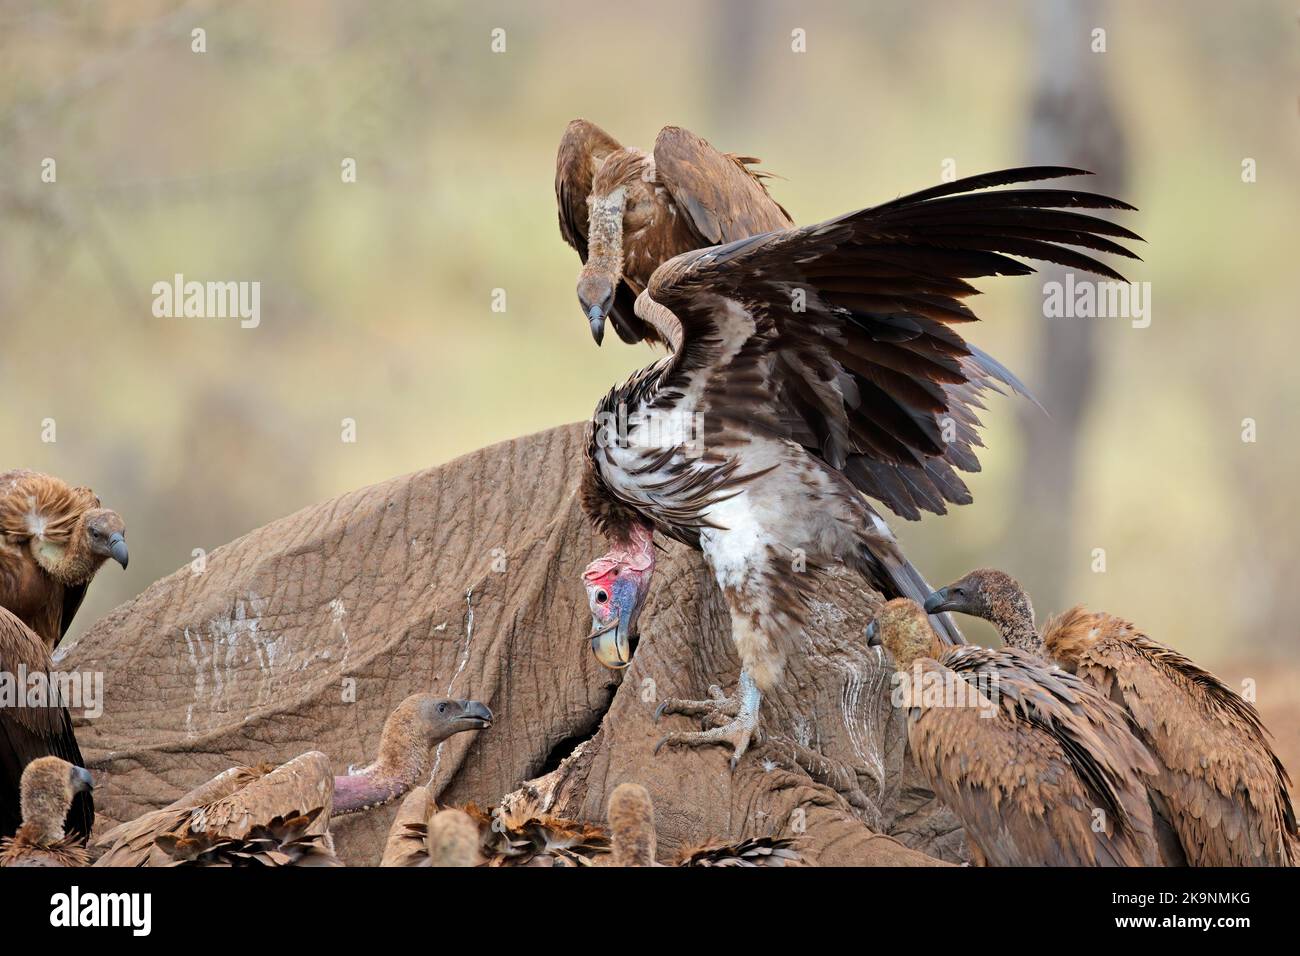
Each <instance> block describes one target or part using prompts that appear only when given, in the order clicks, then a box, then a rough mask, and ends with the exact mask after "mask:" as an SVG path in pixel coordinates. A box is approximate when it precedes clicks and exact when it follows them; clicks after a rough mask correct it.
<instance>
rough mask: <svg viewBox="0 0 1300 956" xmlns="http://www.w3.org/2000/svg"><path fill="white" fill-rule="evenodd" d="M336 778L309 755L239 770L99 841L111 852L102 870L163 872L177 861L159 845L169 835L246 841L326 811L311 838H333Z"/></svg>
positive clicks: (321, 758)
mask: <svg viewBox="0 0 1300 956" xmlns="http://www.w3.org/2000/svg"><path fill="white" fill-rule="evenodd" d="M333 797H334V776H333V771H332V770H331V768H330V763H329V760H328V758H326V757H325V755H324V754H322V753H319V752H317V751H309V752H308V753H305V754H302V755H300V756H298V757H295V758H294V759H293V760H290V761H289V762H288V763H285V764H282V765H281V766H279V767H276V768H274V769H273V770H270V771H269V772H266V768H248V767H235V768H232V769H230V770H227V771H225V772H224V773H221V774H219V775H218V776H216V777H214V778H213V779H212V780H209V781H208V782H207V783H205V784H203V785H201V786H199V787H197V788H195V789H194V790H192V791H190V792H189V793H187V794H186V795H185V796H183V797H181V798H180V799H179V800H176V801H175V802H173V803H171V804H169V805H168V806H167V807H164V808H163V809H161V810H155V811H153V812H152V813H147V814H145V815H144V816H142V817H140V818H139V819H137V820H133V821H130V822H129V823H124V824H122V825H121V826H119V827H116V828H114V829H113V830H111V831H109V832H108V833H105V834H104V835H103V836H102V837H100V839H99V840H98V841H97V842H98V843H99V844H100V845H105V846H109V847H110V850H109V851H108V852H107V853H106V854H104V856H102V857H100V858H99V860H97V861H96V863H95V865H96V866H158V865H163V864H166V863H168V862H169V861H170V860H172V859H173V857H172V854H171V853H170V852H169V851H168V850H167V849H165V848H163V847H161V846H159V845H158V838H159V837H161V836H164V835H170V836H175V837H178V838H184V837H186V836H187V835H188V834H190V833H206V834H209V835H211V836H214V837H240V838H242V837H243V836H245V835H246V834H247V833H248V832H249V831H250V830H251V829H252V828H253V827H256V826H269V825H270V824H271V822H272V821H273V820H275V819H276V818H277V817H279V818H287V817H289V816H291V815H294V814H305V813H310V812H311V811H313V810H317V809H320V810H321V811H322V812H321V813H320V814H319V815H317V816H316V817H314V819H313V820H312V822H311V823H310V825H309V826H308V827H307V828H306V830H305V832H306V833H309V834H324V833H326V832H328V826H329V816H330V812H331V810H332V806H333Z"/></svg>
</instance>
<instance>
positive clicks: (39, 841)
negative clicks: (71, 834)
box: [16, 787, 72, 846]
mask: <svg viewBox="0 0 1300 956" xmlns="http://www.w3.org/2000/svg"><path fill="white" fill-rule="evenodd" d="M21 803H22V813H23V823H22V826H20V827H19V828H18V832H17V834H16V836H17V837H18V839H20V840H23V841H25V842H27V843H29V844H31V845H33V846H49V845H50V844H53V843H57V842H59V841H60V840H62V839H63V835H64V834H63V821H64V820H66V819H67V816H68V808H69V807H71V806H72V798H71V797H69V796H68V795H67V794H66V793H64V792H61V791H58V792H50V790H49V789H39V788H36V787H24V788H23V791H22V794H21Z"/></svg>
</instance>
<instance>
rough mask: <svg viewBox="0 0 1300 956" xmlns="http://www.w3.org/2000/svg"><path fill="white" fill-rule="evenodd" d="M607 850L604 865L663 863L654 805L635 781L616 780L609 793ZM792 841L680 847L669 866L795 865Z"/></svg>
mask: <svg viewBox="0 0 1300 956" xmlns="http://www.w3.org/2000/svg"><path fill="white" fill-rule="evenodd" d="M608 812H609V835H610V853H609V856H608V857H605V858H603V859H602V861H601V864H602V865H604V866H663V865H664V864H661V863H659V862H657V861H656V858H655V808H654V803H653V801H651V799H650V792H649V791H648V790H646V788H645V787H643V786H641V785H640V784H639V783H620V784H619V785H618V786H617V787H615V788H614V792H613V793H611V794H610V795H609V811H608ZM793 847H794V842H793V841H792V840H788V839H785V838H783V837H752V838H750V839H747V840H742V841H741V842H739V843H722V842H719V841H713V842H709V843H705V844H703V845H701V846H697V847H689V848H687V849H684V850H681V851H680V852H679V853H678V854H677V855H676V856H675V857H674V858H673V862H672V863H670V864H668V865H669V866H745V867H753V866H791V865H798V863H799V854H798V853H797V852H796V851H795V850H794V848H793Z"/></svg>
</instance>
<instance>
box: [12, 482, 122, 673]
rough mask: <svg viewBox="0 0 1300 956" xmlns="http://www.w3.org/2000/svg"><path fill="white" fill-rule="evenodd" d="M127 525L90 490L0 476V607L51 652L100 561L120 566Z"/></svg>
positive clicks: (57, 483)
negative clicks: (32, 632) (101, 504)
mask: <svg viewBox="0 0 1300 956" xmlns="http://www.w3.org/2000/svg"><path fill="white" fill-rule="evenodd" d="M127 557H128V555H127V549H126V525H125V524H123V522H122V519H121V517H120V516H119V515H118V514H117V512H115V511H110V510H109V509H107V508H103V507H100V501H99V498H98V497H96V496H95V493H94V492H93V491H91V490H90V489H89V488H73V487H72V486H70V485H68V484H67V483H66V482H64V481H62V480H60V479H58V478H54V477H52V476H50V475H42V474H39V473H37V472H34V471H27V470H25V469H20V470H17V471H10V472H6V473H5V474H3V475H0V607H5V608H8V609H9V610H10V611H12V612H13V613H14V614H16V615H18V617H19V618H20V619H21V620H22V621H23V623H25V624H26V625H27V626H28V627H30V628H31V629H32V630H33V631H35V632H36V633H37V634H39V635H40V636H41V638H42V639H43V640H44V641H45V643H46V645H47V646H48V647H49V648H50V649H51V650H53V649H54V648H55V647H56V646H58V643H59V641H60V640H62V639H63V636H64V635H65V634H67V633H68V627H69V625H71V623H72V618H73V617H74V616H75V615H76V613H77V609H78V608H80V607H81V602H82V600H83V599H84V598H85V596H86V588H87V587H89V586H90V580H91V578H93V577H94V576H95V572H97V571H98V570H99V568H100V565H102V564H103V563H104V562H105V561H107V560H108V559H109V558H112V559H113V560H114V561H116V562H117V563H118V564H120V565H122V567H123V568H124V569H125V568H126V565H127Z"/></svg>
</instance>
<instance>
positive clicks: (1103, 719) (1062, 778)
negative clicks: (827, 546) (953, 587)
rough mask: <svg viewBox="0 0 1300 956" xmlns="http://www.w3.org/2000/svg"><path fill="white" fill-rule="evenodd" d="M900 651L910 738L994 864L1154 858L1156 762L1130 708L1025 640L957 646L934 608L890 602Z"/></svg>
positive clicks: (876, 637) (896, 657)
mask: <svg viewBox="0 0 1300 956" xmlns="http://www.w3.org/2000/svg"><path fill="white" fill-rule="evenodd" d="M868 633H869V639H870V641H871V643H872V644H874V645H877V646H882V647H884V648H885V649H886V650H888V651H889V652H890V655H891V657H892V658H893V662H894V667H895V668H896V670H897V673H898V682H897V683H896V685H895V688H896V689H895V694H896V699H897V701H898V703H899V704H900V705H901V706H902V707H904V708H905V709H906V711H907V740H908V746H909V749H910V751H911V753H912V756H913V758H914V759H915V760H916V764H917V766H918V767H919V768H920V770H921V772H922V773H924V774H925V776H926V779H927V780H929V782H930V786H931V788H932V789H933V790H934V792H935V794H937V795H938V796H939V798H940V799H941V800H943V802H944V803H946V804H947V805H948V807H949V808H951V809H952V811H953V812H954V813H956V814H957V816H958V817H959V818H960V819H961V821H962V825H963V826H964V828H965V831H966V839H967V841H968V842H969V844H970V847H971V851H972V856H973V857H974V859H975V862H977V863H981V864H985V865H990V866H1154V865H1156V864H1157V863H1159V862H1160V855H1159V848H1158V845H1157V842H1156V838H1155V827H1154V823H1153V820H1152V812H1151V806H1150V803H1149V802H1148V800H1147V789H1146V788H1147V784H1148V782H1149V781H1150V780H1151V779H1152V778H1153V777H1154V775H1155V773H1156V765H1155V762H1154V761H1153V760H1152V758H1151V755H1150V754H1149V753H1148V752H1147V749H1146V748H1145V747H1144V746H1143V745H1142V743H1141V742H1140V741H1139V740H1138V739H1137V738H1136V737H1135V736H1134V735H1133V732H1132V730H1131V729H1130V727H1129V724H1128V721H1127V718H1126V717H1125V715H1124V712H1123V711H1122V710H1121V709H1120V708H1119V707H1117V706H1116V705H1115V704H1114V703H1112V702H1111V701H1110V700H1109V699H1108V698H1106V697H1104V696H1102V695H1101V694H1100V693H1098V691H1097V690H1096V689H1095V688H1093V687H1091V686H1090V685H1088V684H1087V683H1085V682H1084V681H1082V680H1080V679H1079V678H1077V677H1075V676H1074V675H1072V674H1068V673H1066V672H1064V671H1062V670H1060V669H1059V668H1055V667H1051V666H1050V665H1049V664H1047V663H1046V662H1045V661H1043V660H1041V659H1040V658H1038V657H1036V656H1034V655H1032V654H1029V653H1027V652H1025V651H1022V650H1020V649H1019V648H1014V647H1012V648H1005V649H1003V650H998V651H995V650H989V649H988V648H984V647H976V646H972V645H967V646H965V647H956V648H948V649H945V648H944V647H943V646H942V645H941V644H940V642H939V641H938V639H937V636H936V635H935V634H934V632H933V631H932V630H931V628H930V625H929V622H928V621H927V620H926V615H925V612H924V610H922V608H921V607H920V606H919V605H917V604H916V602H914V601H911V600H907V599H903V598H900V599H895V600H893V601H889V602H888V603H886V604H885V605H884V606H882V607H881V608H880V610H879V611H878V612H877V613H876V616H875V618H874V619H873V620H872V622H871V624H870V625H868Z"/></svg>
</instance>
